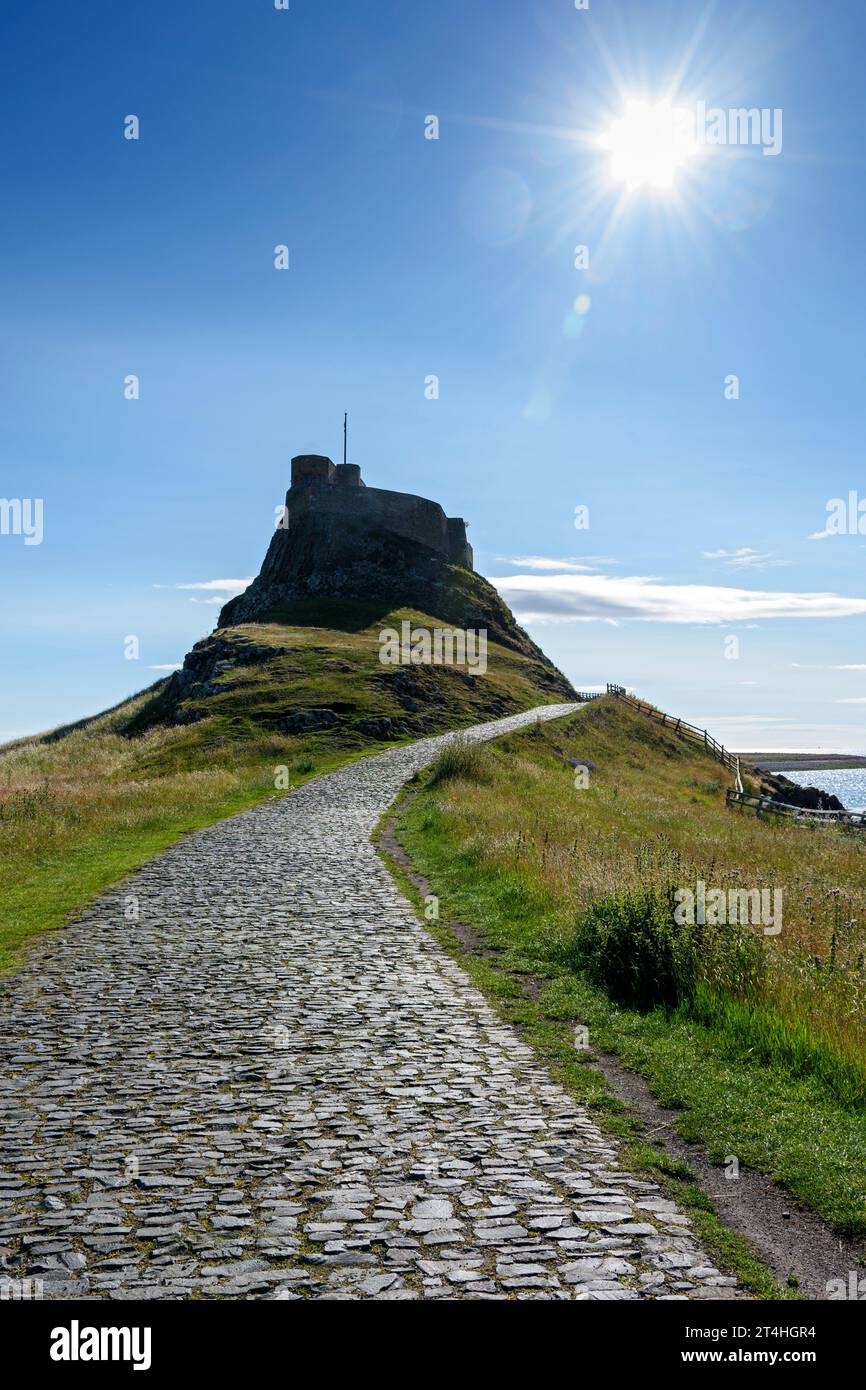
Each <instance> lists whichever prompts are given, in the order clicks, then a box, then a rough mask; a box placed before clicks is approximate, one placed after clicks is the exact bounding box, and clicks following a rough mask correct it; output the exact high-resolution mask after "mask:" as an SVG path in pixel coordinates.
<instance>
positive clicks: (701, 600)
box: [490, 574, 866, 624]
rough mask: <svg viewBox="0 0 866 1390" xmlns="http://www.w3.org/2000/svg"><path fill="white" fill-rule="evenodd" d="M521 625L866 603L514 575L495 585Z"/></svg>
mask: <svg viewBox="0 0 866 1390" xmlns="http://www.w3.org/2000/svg"><path fill="white" fill-rule="evenodd" d="M490 582H491V584H494V585H495V586H496V588H497V589H498V590H499V592H500V593H501V594H502V596H503V598H504V599H505V600H506V602H507V603H508V604H509V605H510V606H511V607H512V608H513V609H514V611H515V613H516V614H517V616H518V618H519V619H520V620H521V621H522V622H533V621H534V622H545V621H547V622H574V621H577V622H598V621H607V622H617V621H621V620H623V619H628V618H633V619H637V620H639V621H642V622H653V623H727V624H732V623H739V622H745V621H747V620H754V619H758V618H845V617H850V616H852V615H855V614H866V598H849V597H847V596H846V595H843V594H833V593H807V594H798V593H784V592H782V593H770V592H767V591H764V590H752V589H736V588H728V587H724V586H721V585H709V584H664V583H660V582H659V581H658V580H656V579H653V578H649V577H646V576H634V577H631V578H624V577H623V578H614V577H613V576H612V575H602V574H598V575H576V574H545V575H537V574H511V575H504V576H502V577H500V578H493V579H491V580H490Z"/></svg>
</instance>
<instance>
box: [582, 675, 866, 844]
mask: <svg viewBox="0 0 866 1390" xmlns="http://www.w3.org/2000/svg"><path fill="white" fill-rule="evenodd" d="M607 693H608V695H614V696H615V697H616V699H618V700H623V701H624V702H625V704H627V705H629V707H630V708H631V709H635V710H639V711H640V713H641V714H646V715H649V717H650V719H655V720H657V721H658V723H659V724H662V725H664V727H665V728H668V729H670V730H671V732H672V733H675V734H682V736H683V738H687V739H691V741H692V742H693V743H696V744H698V745H700V746H701V747H703V748H704V750H705V751H706V752H707V753H709V754H710V755H711V756H712V757H714V758H715V759H716V760H717V761H718V762H720V763H723V764H724V766H725V767H727V768H729V769H730V771H731V772H733V773H734V774H735V778H736V782H735V785H734V786H733V787H729V788H728V790H727V791H726V793H725V804H726V805H728V806H738V807H739V808H740V810H741V811H744V810H749V811H754V812H755V814H756V815H758V816H763V815H774V816H784V817H788V818H789V819H791V820H800V821H817V822H819V824H821V825H851V826H854V827H855V828H856V829H858V830H866V812H860V811H818V810H814V811H813V810H812V809H811V808H810V807H808V806H791V805H790V804H789V803H788V802H787V801H773V799H772V798H771V797H769V796H752V795H750V794H749V793H747V792H746V790H745V788H744V786H743V779H742V777H741V775H740V760H739V758H738V757H737V755H736V754H735V753H729V752H728V750H727V748H725V746H724V744H721V743H719V742H718V741H717V740H716V739H714V738H713V736H712V734H710V733H708V732H707V730H706V729H699V728H698V726H697V725H696V724H689V723H688V722H687V720H685V719H674V717H673V715H670V714H664V713H663V711H662V710H659V709H656V708H655V706H654V705H648V704H645V703H644V701H643V700H639V699H638V698H637V696H636V695H632V694H630V693H629V691H627V690H626V688H625V686H623V685H610V684H609V685H608V687H607Z"/></svg>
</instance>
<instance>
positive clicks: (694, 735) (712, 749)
mask: <svg viewBox="0 0 866 1390" xmlns="http://www.w3.org/2000/svg"><path fill="white" fill-rule="evenodd" d="M607 693H608V695H615V696H616V698H617V699H618V700H624V701H625V703H626V704H627V705H630V706H631V708H632V709H636V710H639V711H640V713H641V714H648V715H649V717H650V719H657V720H658V722H659V723H660V724H663V725H664V726H665V727H666V728H668V729H672V730H673V732H674V733H675V734H682V736H683V738H688V739H691V740H692V742H693V743H699V744H700V745H701V747H702V748H703V749H704V751H705V752H707V753H709V754H710V756H711V757H713V758H715V759H716V760H717V761H718V762H720V763H723V764H724V765H725V767H726V768H729V769H730V771H731V772H734V773H736V775H737V778H738V779H739V775H740V760H739V758H738V757H737V756H736V754H734V753H729V752H728V750H727V748H725V746H724V744H722V743H719V742H718V741H717V740H716V739H714V738H713V736H712V734H710V733H708V732H707V730H706V729H699V728H698V726H697V724H689V722H688V721H687V720H686V719H675V718H674V716H673V715H672V714H664V713H663V711H662V710H660V709H656V707H655V705H647V704H645V703H644V702H643V700H639V699H638V698H637V696H636V695H630V694H629V692H628V691H627V690H626V689H625V687H624V686H622V685H608V687H607Z"/></svg>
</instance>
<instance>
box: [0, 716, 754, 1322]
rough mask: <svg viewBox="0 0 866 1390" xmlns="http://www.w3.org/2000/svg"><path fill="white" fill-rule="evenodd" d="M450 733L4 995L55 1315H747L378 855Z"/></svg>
mask: <svg viewBox="0 0 866 1390" xmlns="http://www.w3.org/2000/svg"><path fill="white" fill-rule="evenodd" d="M571 708H573V707H572V706H565V705H561V706H548V707H544V708H542V709H541V710H539V711H538V712H537V713H538V714H540V716H541V717H542V718H552V717H556V716H557V715H561V714H563V713H567V712H569V710H570V709H571ZM535 713H536V712H530V713H528V714H525V715H520V716H516V717H514V718H510V719H503V720H499V721H497V722H495V723H493V724H489V725H483V726H479V727H478V728H476V729H474V730H472V731H471V735H472V737H474V738H490V737H494V736H495V735H496V734H498V733H503V732H505V731H507V730H509V729H512V728H515V727H518V726H520V725H522V724H525V723H527V722H529V721H530V720H532V719H533V718H534V717H535ZM448 737H450V736H449V735H446V736H444V737H442V738H433V739H426V740H424V741H422V742H419V743H415V744H412V745H411V746H409V747H404V748H397V749H394V750H392V751H389V752H387V753H384V754H382V755H380V756H377V757H374V758H370V759H368V760H366V761H364V762H361V763H358V764H355V765H354V766H352V767H349V768H346V769H345V770H343V771H340V772H336V773H333V774H331V775H330V776H326V777H322V778H319V779H317V780H316V781H313V782H310V783H308V784H307V785H305V786H304V787H302V788H300V789H299V790H298V791H297V792H295V793H294V794H293V795H292V796H290V797H287V798H282V799H279V800H277V799H275V800H272V801H270V802H268V803H267V804H265V805H263V806H261V807H258V808H257V809H255V810H253V811H249V812H246V813H245V814H243V815H240V816H236V817H234V818H233V819H232V820H229V821H225V822H223V823H222V824H219V825H216V826H213V827H211V828H210V829H208V830H204V831H199V832H197V833H195V834H192V835H190V836H188V837H187V838H185V839H184V840H182V841H181V842H180V843H178V844H176V845H175V846H173V847H172V848H171V849H170V850H169V851H168V852H167V853H165V854H163V855H162V856H161V857H160V858H159V859H156V860H154V861H153V862H152V863H150V864H148V865H147V866H145V867H144V868H143V869H141V870H140V871H139V872H137V873H136V874H135V875H133V876H132V877H131V878H130V879H128V880H126V881H125V882H124V883H123V884H122V885H120V886H119V887H118V888H117V889H116V890H115V891H113V892H111V893H107V894H105V895H103V896H102V897H101V898H99V899H98V900H97V901H96V902H95V903H93V904H92V905H91V906H90V907H89V908H88V909H87V910H86V912H85V913H84V914H83V915H82V917H81V919H80V920H79V921H78V922H76V923H74V924H73V925H71V926H69V927H68V928H66V929H64V930H62V931H59V932H54V933H50V934H47V935H46V936H45V937H43V938H42V939H41V940H40V941H39V942H38V943H37V945H36V946H35V947H34V948H33V949H32V950H31V952H30V954H29V956H28V959H27V963H26V964H25V966H24V968H23V969H22V970H21V971H20V973H19V974H17V975H16V976H14V977H13V978H12V979H11V980H9V981H7V982H6V983H5V984H4V985H3V986H2V988H0V1024H2V1028H0V1035H2V1043H0V1059H2V1082H0V1133H2V1138H0V1261H2V1265H0V1278H2V1280H4V1281H5V1280H8V1279H11V1280H15V1281H18V1280H21V1279H26V1278H29V1279H35V1280H39V1281H41V1292H42V1296H43V1297H45V1298H78V1297H95V1298H113V1299H123V1298H186V1297H189V1296H190V1295H192V1294H193V1293H195V1294H196V1295H198V1296H203V1297H208V1298H238V1297H242V1298H278V1299H285V1298H289V1299H293V1298H299V1297H306V1298H327V1299H334V1298H336V1299H344V1298H380V1299H408V1298H461V1299H462V1298H478V1297H484V1298H492V1297H500V1298H502V1297H518V1298H542V1299H551V1298H552V1299H574V1298H577V1299H586V1298H590V1299H596V1298H605V1299H610V1298H625V1299H635V1298H647V1297H650V1298H670V1297H683V1296H686V1297H731V1296H734V1290H733V1289H732V1288H731V1286H732V1285H733V1283H734V1281H733V1280H731V1279H725V1278H723V1277H722V1276H721V1275H720V1274H719V1273H718V1271H717V1270H716V1269H714V1268H713V1266H712V1263H711V1262H710V1261H709V1260H708V1259H707V1258H706V1257H705V1255H704V1254H703V1253H702V1252H701V1250H700V1249H699V1248H698V1247H697V1245H696V1243H695V1241H694V1238H693V1237H692V1235H691V1234H690V1232H689V1227H688V1222H687V1219H686V1217H685V1216H684V1215H682V1214H681V1213H680V1212H679V1211H678V1210H677V1209H676V1207H675V1206H674V1205H673V1204H672V1203H671V1202H669V1201H666V1200H664V1199H663V1197H662V1196H661V1194H660V1192H659V1190H658V1189H657V1188H656V1187H655V1186H654V1185H652V1184H651V1183H648V1182H645V1181H643V1180H640V1179H637V1178H635V1177H632V1176H630V1175H629V1174H628V1173H625V1172H622V1171H620V1170H619V1168H618V1167H617V1163H616V1157H615V1154H614V1151H613V1149H612V1146H611V1144H610V1142H609V1141H608V1140H607V1139H606V1138H604V1137H603V1136H602V1134H601V1133H600V1132H599V1130H598V1129H597V1128H596V1126H595V1124H594V1123H593V1122H592V1121H591V1120H590V1119H589V1118H588V1117H587V1115H586V1114H585V1113H584V1112H583V1111H582V1110H581V1109H580V1107H579V1106H578V1105H576V1104H575V1103H573V1102H572V1101H571V1100H570V1099H569V1097H568V1096H567V1095H566V1093H565V1092H564V1091H563V1090H562V1089H561V1088H560V1087H559V1086H557V1085H554V1084H553V1083H552V1082H551V1080H550V1078H549V1076H548V1075H547V1073H546V1072H545V1070H544V1068H543V1067H542V1066H540V1065H539V1064H538V1062H537V1061H535V1060H534V1057H533V1054H532V1053H531V1052H530V1050H529V1049H528V1048H527V1047H526V1046H524V1044H523V1043H521V1042H520V1040H519V1038H518V1037H517V1035H516V1034H515V1033H514V1032H513V1031H512V1030H511V1029H510V1028H509V1027H506V1026H504V1025H503V1024H502V1023H501V1022H500V1021H499V1020H498V1018H497V1017H496V1015H495V1013H494V1012H493V1011H492V1009H490V1008H489V1007H488V1005H487V1004H486V1003H485V1001H484V998H483V997H482V996H481V995H480V994H479V993H478V991H477V990H476V989H475V988H474V987H473V985H472V984H471V983H470V982H469V980H468V979H467V977H466V976H465V975H464V974H463V972H462V971H461V970H460V969H459V968H458V967H457V966H456V965H455V964H454V963H453V962H452V961H451V960H450V959H449V958H448V957H447V956H446V955H444V954H443V953H442V951H441V950H440V949H439V947H438V946H437V945H436V943H435V942H434V941H433V940H432V938H431V937H430V936H429V935H428V934H427V933H426V932H425V930H424V928H423V926H422V925H421V924H420V923H419V922H418V920H417V919H416V917H415V915H414V913H413V912H412V910H411V908H410V907H409V905H408V903H407V902H406V901H405V900H404V899H403V898H402V897H401V895H400V893H399V892H398V890H397V889H396V887H395V885H394V883H393V882H392V880H391V878H390V876H389V874H388V873H387V871H386V870H385V868H384V866H383V865H382V863H381V861H380V859H379V858H378V856H377V854H376V852H375V850H374V849H373V847H372V845H371V844H370V841H369V836H370V833H371V831H372V829H373V827H374V825H375V823H376V821H377V820H378V818H379V817H380V816H381V814H382V813H383V812H384V811H385V809H386V808H387V806H388V805H389V804H390V802H391V801H392V800H393V798H394V797H395V796H396V794H397V792H398V790H399V788H400V786H401V785H402V783H403V782H404V781H405V780H406V779H407V778H408V777H410V776H411V775H412V774H413V773H414V772H415V771H416V770H417V769H419V768H421V767H422V766H424V765H425V764H426V763H427V762H429V761H430V760H431V758H432V757H433V756H434V755H435V753H436V751H437V750H438V748H439V747H440V746H441V744H442V743H443V742H444V741H446V740H447V738H448ZM136 901H137V904H138V918H137V920H127V914H129V913H130V912H131V911H133V910H134V905H135V902H136ZM19 1287H20V1286H19V1285H17V1284H14V1285H12V1286H11V1289H16V1288H19ZM37 1287H38V1286H37ZM9 1291H10V1286H9V1285H8V1284H7V1285H6V1293H7V1296H8V1294H9Z"/></svg>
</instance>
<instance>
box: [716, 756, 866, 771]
mask: <svg viewBox="0 0 866 1390" xmlns="http://www.w3.org/2000/svg"><path fill="white" fill-rule="evenodd" d="M735 756H736V757H738V758H740V759H741V761H742V762H744V763H751V764H752V766H753V767H759V768H762V769H763V770H764V771H765V772H784V771H786V770H787V771H789V772H822V771H827V772H833V771H838V770H841V769H842V768H849V767H866V757H863V756H861V755H860V754H858V753H737V754H735Z"/></svg>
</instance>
